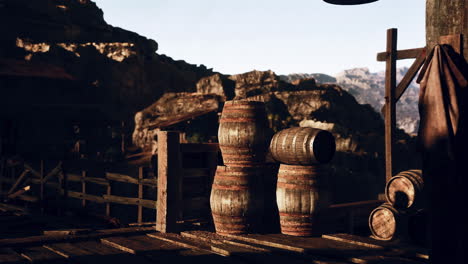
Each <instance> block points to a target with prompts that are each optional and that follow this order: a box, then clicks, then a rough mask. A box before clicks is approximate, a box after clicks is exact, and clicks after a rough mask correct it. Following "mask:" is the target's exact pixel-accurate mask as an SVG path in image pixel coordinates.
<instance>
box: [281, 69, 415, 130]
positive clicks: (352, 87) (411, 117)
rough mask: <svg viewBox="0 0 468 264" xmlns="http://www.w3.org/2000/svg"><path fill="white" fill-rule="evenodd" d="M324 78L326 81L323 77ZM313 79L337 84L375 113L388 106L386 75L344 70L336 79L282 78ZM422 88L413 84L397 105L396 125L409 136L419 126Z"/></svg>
mask: <svg viewBox="0 0 468 264" xmlns="http://www.w3.org/2000/svg"><path fill="white" fill-rule="evenodd" d="M407 71H408V68H406V67H404V68H400V69H398V71H397V81H400V80H401V79H402V78H403V76H404V75H405V74H406V72H407ZM324 76H325V77H324ZM310 77H313V78H315V79H316V81H317V82H319V83H336V84H338V85H340V87H342V88H343V89H344V90H346V91H347V92H349V93H350V94H351V95H353V96H354V97H355V98H356V100H357V101H358V102H359V103H360V104H370V105H371V106H372V107H373V108H374V110H375V111H377V112H378V113H380V112H381V109H382V107H383V105H384V103H385V101H384V100H385V99H384V97H385V73H384V72H383V71H381V72H376V73H372V72H370V71H369V69H368V68H354V69H349V70H344V71H342V72H341V73H339V74H338V75H337V76H335V77H336V78H335V77H331V76H328V75H324V74H317V73H315V74H290V75H286V76H282V77H281V78H282V79H283V80H286V81H288V82H291V83H292V82H294V81H298V80H301V79H307V78H310ZM418 100H419V85H418V84H416V82H414V81H413V82H412V83H411V84H410V86H409V87H408V89H407V90H406V91H405V93H404V94H403V96H402V97H401V98H400V100H399V101H398V103H397V109H396V111H397V117H398V118H397V125H398V127H399V128H401V129H403V130H404V131H405V132H406V133H409V134H413V135H414V134H416V133H417V130H418V124H419V112H418Z"/></svg>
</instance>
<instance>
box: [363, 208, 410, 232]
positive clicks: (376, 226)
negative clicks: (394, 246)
mask: <svg viewBox="0 0 468 264" xmlns="http://www.w3.org/2000/svg"><path fill="white" fill-rule="evenodd" d="M369 228H370V231H371V233H372V235H373V236H374V238H376V239H378V240H385V241H388V240H393V239H396V238H400V239H406V238H407V237H408V215H407V213H406V212H404V211H399V210H397V209H395V208H394V207H393V206H392V205H391V204H389V203H384V204H382V205H381V206H379V207H377V208H375V209H374V210H373V211H372V212H371V214H370V216H369Z"/></svg>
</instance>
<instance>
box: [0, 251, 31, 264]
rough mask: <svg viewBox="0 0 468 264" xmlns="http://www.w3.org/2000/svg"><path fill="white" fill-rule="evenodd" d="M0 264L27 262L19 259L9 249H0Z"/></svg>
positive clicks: (17, 255) (16, 254)
mask: <svg viewBox="0 0 468 264" xmlns="http://www.w3.org/2000/svg"><path fill="white" fill-rule="evenodd" d="M0 263H17V264H20V263H27V260H26V259H24V258H23V257H21V255H20V254H18V253H17V252H16V251H14V250H13V249H11V248H0Z"/></svg>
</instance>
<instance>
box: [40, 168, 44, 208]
mask: <svg viewBox="0 0 468 264" xmlns="http://www.w3.org/2000/svg"><path fill="white" fill-rule="evenodd" d="M39 170H40V171H39V173H40V174H41V182H40V186H39V198H40V199H41V213H44V160H42V159H41V165H40V169H39Z"/></svg>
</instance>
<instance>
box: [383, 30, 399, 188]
mask: <svg viewBox="0 0 468 264" xmlns="http://www.w3.org/2000/svg"><path fill="white" fill-rule="evenodd" d="M396 50H397V29H396V28H390V29H388V30H387V50H386V52H387V53H388V54H389V56H388V57H387V60H386V65H385V113H384V116H385V178H386V181H388V180H389V179H390V178H391V177H392V176H393V146H394V142H395V127H396V112H395V103H396V101H395V88H396V59H397V52H396Z"/></svg>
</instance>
